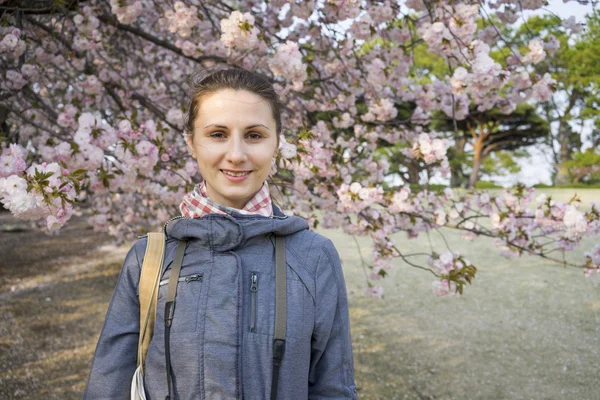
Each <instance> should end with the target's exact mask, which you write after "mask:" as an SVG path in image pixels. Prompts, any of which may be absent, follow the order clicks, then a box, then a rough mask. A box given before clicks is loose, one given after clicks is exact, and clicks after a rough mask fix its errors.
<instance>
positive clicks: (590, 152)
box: [567, 148, 600, 184]
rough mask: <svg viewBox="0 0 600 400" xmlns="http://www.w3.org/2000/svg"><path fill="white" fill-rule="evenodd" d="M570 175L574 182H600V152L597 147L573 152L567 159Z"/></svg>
mask: <svg viewBox="0 0 600 400" xmlns="http://www.w3.org/2000/svg"><path fill="white" fill-rule="evenodd" d="M567 168H568V170H569V177H570V179H571V181H572V182H573V183H579V182H584V183H590V184H591V183H600V152H599V150H598V149H597V148H589V149H587V150H586V151H584V152H577V153H575V154H573V157H572V159H571V160H569V161H567Z"/></svg>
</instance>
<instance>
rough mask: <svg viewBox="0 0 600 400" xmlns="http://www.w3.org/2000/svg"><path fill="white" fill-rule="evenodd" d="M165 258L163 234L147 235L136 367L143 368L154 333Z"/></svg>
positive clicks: (140, 287)
mask: <svg viewBox="0 0 600 400" xmlns="http://www.w3.org/2000/svg"><path fill="white" fill-rule="evenodd" d="M164 258H165V234H164V232H151V233H148V245H147V246H146V254H145V255H144V263H143V264H142V272H141V275H140V284H139V288H138V297H139V299H140V338H139V342H138V358H137V363H138V366H141V367H142V370H143V368H144V363H145V361H146V354H147V353H148V346H150V340H152V334H153V333H154V321H156V302H157V298H158V283H159V281H160V273H161V270H162V265H163V260H164Z"/></svg>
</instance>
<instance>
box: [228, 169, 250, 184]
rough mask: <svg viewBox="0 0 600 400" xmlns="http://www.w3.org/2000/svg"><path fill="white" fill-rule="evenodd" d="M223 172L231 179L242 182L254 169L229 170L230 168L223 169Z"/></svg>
mask: <svg viewBox="0 0 600 400" xmlns="http://www.w3.org/2000/svg"><path fill="white" fill-rule="evenodd" d="M221 172H222V173H223V175H225V177H226V178H227V179H229V180H230V181H232V182H241V181H243V180H244V179H246V177H247V176H248V175H250V173H251V172H252V171H229V170H225V169H222V170H221Z"/></svg>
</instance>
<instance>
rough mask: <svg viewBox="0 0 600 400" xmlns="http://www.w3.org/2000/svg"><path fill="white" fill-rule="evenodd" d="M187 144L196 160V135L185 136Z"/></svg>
mask: <svg viewBox="0 0 600 400" xmlns="http://www.w3.org/2000/svg"><path fill="white" fill-rule="evenodd" d="M185 142H186V143H187V146H188V150H189V151H190V154H191V155H192V158H194V159H195V158H196V149H194V135H185Z"/></svg>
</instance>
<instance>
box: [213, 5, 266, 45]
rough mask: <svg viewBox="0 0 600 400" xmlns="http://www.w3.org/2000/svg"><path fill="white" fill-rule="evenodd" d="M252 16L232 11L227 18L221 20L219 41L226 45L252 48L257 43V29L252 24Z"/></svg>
mask: <svg viewBox="0 0 600 400" xmlns="http://www.w3.org/2000/svg"><path fill="white" fill-rule="evenodd" d="M254 22H255V21H254V16H253V15H252V14H250V13H244V14H242V13H241V12H239V11H233V12H232V13H231V14H230V15H229V17H228V18H224V19H222V20H221V31H222V33H221V42H223V44H224V45H225V46H226V47H229V48H232V47H237V48H241V49H252V48H255V47H257V45H258V43H259V39H258V33H259V30H258V28H257V27H256V26H255V24H254Z"/></svg>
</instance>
